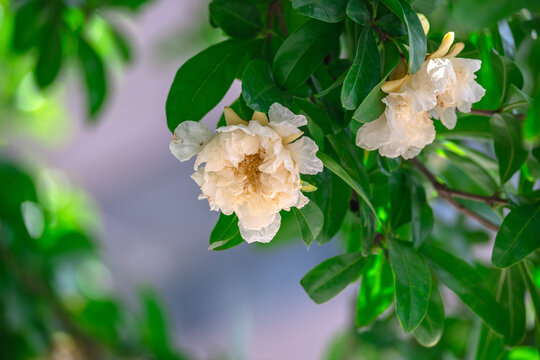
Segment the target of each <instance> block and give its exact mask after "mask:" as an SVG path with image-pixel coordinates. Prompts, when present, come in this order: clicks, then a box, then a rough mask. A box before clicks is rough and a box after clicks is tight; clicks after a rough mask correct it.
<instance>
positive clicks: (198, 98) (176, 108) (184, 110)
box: [165, 40, 250, 131]
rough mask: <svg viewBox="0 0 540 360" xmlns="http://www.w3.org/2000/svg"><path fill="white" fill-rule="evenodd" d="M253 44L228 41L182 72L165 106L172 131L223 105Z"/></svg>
mask: <svg viewBox="0 0 540 360" xmlns="http://www.w3.org/2000/svg"><path fill="white" fill-rule="evenodd" d="M249 44H250V43H249V42H245V41H240V40H227V41H224V42H221V43H219V44H216V45H212V46H210V47H209V48H208V49H206V50H204V51H202V52H200V53H198V54H197V55H195V56H193V57H192V58H190V59H189V60H188V61H186V62H185V63H184V64H183V65H182V66H181V67H180V69H178V72H177V73H176V76H175V77H174V81H173V83H172V85H171V89H170V90H169V95H168V96H167V103H166V104H165V110H166V113H167V125H168V126H169V130H171V131H174V129H175V128H176V127H177V126H178V124H180V123H182V122H184V121H186V120H194V121H199V120H201V119H202V118H203V116H204V115H206V114H207V113H208V112H209V111H210V110H212V109H213V108H214V107H215V106H216V105H217V104H218V103H219V102H220V101H221V99H222V98H223V96H225V93H227V91H228V90H229V87H230V86H231V84H232V82H233V80H234V77H235V76H236V74H237V73H238V67H239V64H240V63H242V61H241V59H242V58H243V56H245V54H246V48H247V46H248V45H249Z"/></svg>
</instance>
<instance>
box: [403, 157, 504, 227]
mask: <svg viewBox="0 0 540 360" xmlns="http://www.w3.org/2000/svg"><path fill="white" fill-rule="evenodd" d="M409 162H410V163H411V164H412V165H414V166H415V167H416V168H417V169H418V170H419V171H420V172H421V173H422V174H423V175H424V176H425V177H426V178H427V179H428V180H429V182H430V183H431V184H432V185H433V188H434V189H435V191H437V194H439V196H440V197H441V198H442V199H444V200H446V201H447V202H448V203H449V204H450V205H452V206H453V207H454V208H456V210H458V211H459V212H461V213H463V214H465V215H467V216H470V217H472V218H474V219H476V221H478V222H479V223H481V224H482V225H484V226H485V227H487V228H489V229H491V230H493V231H498V230H499V227H498V226H497V225H495V224H493V223H492V222H490V221H488V220H486V219H484V218H483V217H482V216H480V215H478V214H477V213H475V212H474V211H472V210H470V209H469V208H467V207H465V206H464V205H462V204H461V203H459V202H458V201H456V199H455V198H461V199H468V200H474V201H480V202H484V203H487V204H489V205H490V206H493V205H495V204H498V205H508V201H506V200H504V199H501V198H499V197H498V196H495V195H493V196H481V195H476V194H471V193H467V192H463V191H459V190H453V189H450V188H449V187H448V186H446V185H444V184H441V183H440V182H439V181H438V180H437V179H436V178H435V176H434V175H433V174H432V173H431V172H430V171H429V170H428V169H427V168H426V167H425V166H424V164H422V163H421V162H420V161H418V160H416V159H411V160H409Z"/></svg>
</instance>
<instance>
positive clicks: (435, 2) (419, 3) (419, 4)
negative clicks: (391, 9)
mask: <svg viewBox="0 0 540 360" xmlns="http://www.w3.org/2000/svg"><path fill="white" fill-rule="evenodd" d="M441 1H442V0H413V1H411V6H412V8H413V9H414V11H416V12H419V13H422V14H424V15H427V14H431V13H432V12H433V11H435V10H436V9H437V8H438V7H439V6H440V5H441Z"/></svg>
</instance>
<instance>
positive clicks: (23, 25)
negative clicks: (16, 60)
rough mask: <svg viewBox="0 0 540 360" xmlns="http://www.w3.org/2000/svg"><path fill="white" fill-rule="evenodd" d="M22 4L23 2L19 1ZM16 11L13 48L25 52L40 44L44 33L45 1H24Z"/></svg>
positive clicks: (18, 51)
mask: <svg viewBox="0 0 540 360" xmlns="http://www.w3.org/2000/svg"><path fill="white" fill-rule="evenodd" d="M19 4H21V2H19ZM22 4H23V5H22V6H20V7H19V8H18V9H17V10H16V13H15V17H14V18H15V19H14V28H13V38H12V39H13V50H14V51H15V52H17V53H24V52H26V51H28V50H30V49H31V48H32V47H34V46H36V45H38V43H39V41H40V39H41V38H42V34H43V23H44V22H43V19H42V18H41V14H42V11H41V9H42V7H43V3H42V2H41V1H39V0H31V1H26V2H24V3H22Z"/></svg>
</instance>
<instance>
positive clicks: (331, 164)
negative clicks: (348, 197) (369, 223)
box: [317, 152, 377, 216]
mask: <svg viewBox="0 0 540 360" xmlns="http://www.w3.org/2000/svg"><path fill="white" fill-rule="evenodd" d="M317 156H318V157H319V159H321V161H322V162H323V164H324V166H325V167H326V168H328V170H330V171H331V172H333V173H334V174H336V175H337V176H339V177H340V178H341V179H342V180H343V181H345V182H346V183H347V184H348V185H349V186H350V187H351V188H352V189H353V190H354V191H356V193H357V194H358V196H360V198H362V200H364V202H365V203H366V205H367V206H369V208H370V209H371V211H372V212H373V214H374V215H375V216H377V211H375V208H374V207H373V205H372V204H371V201H370V200H369V198H368V196H367V194H366V192H365V191H364V189H363V187H362V185H361V180H360V179H358V178H353V177H352V176H351V174H349V173H348V172H347V171H345V169H344V168H343V167H342V166H341V165H340V164H339V163H337V162H336V161H335V160H334V159H332V158H331V157H330V156H328V155H326V154H325V153H322V152H318V153H317ZM353 175H354V174H353Z"/></svg>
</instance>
